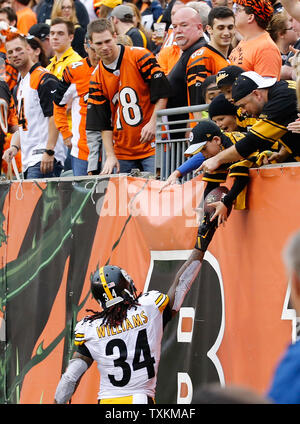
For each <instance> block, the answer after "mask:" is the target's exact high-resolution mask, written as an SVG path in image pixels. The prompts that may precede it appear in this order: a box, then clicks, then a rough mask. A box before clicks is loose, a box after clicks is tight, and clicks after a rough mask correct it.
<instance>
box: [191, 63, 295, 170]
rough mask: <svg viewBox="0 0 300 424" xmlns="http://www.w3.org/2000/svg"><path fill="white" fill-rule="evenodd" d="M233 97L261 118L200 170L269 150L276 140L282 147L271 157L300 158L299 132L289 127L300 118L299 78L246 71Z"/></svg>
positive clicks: (234, 88) (236, 83)
mask: <svg viewBox="0 0 300 424" xmlns="http://www.w3.org/2000/svg"><path fill="white" fill-rule="evenodd" d="M232 98H233V101H234V103H235V105H236V106H238V107H240V108H241V109H242V111H243V112H245V113H248V114H249V115H252V116H255V117H257V118H259V119H258V120H257V122H256V123H255V124H254V125H253V127H252V128H251V129H250V130H249V131H248V133H247V134H246V137H245V138H244V139H243V140H240V141H238V142H237V143H236V145H235V146H232V147H231V148H230V149H227V150H226V151H224V152H221V153H220V154H218V155H216V156H215V157H213V158H210V159H208V160H206V161H205V162H204V163H203V164H202V165H201V166H200V168H199V170H202V171H205V172H213V171H214V170H216V169H218V168H219V167H220V166H221V165H222V164H224V163H229V162H234V161H237V160H241V159H242V158H247V157H248V156H249V155H250V154H251V153H253V152H255V151H257V150H259V151H262V150H266V146H267V145H269V146H270V147H271V146H272V145H273V143H274V142H276V141H278V143H279V145H280V146H281V149H280V152H279V153H275V154H274V155H273V156H271V158H270V159H272V160H274V158H276V161H277V162H283V161H285V160H287V159H288V158H289V157H292V158H293V159H294V160H295V161H297V162H299V161H300V143H299V136H298V135H297V134H294V133H292V132H291V131H289V130H288V128H287V127H288V124H289V123H291V122H294V121H295V120H296V119H297V118H298V115H297V96H296V83H295V81H276V78H263V77H262V76H260V75H258V74H257V73H256V72H252V71H249V72H244V73H243V74H241V75H240V76H239V77H238V78H237V80H236V81H235V82H234V84H233V86H232ZM275 155H276V156H275ZM270 159H269V160H270Z"/></svg>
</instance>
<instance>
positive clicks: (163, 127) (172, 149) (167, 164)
mask: <svg viewBox="0 0 300 424" xmlns="http://www.w3.org/2000/svg"><path fill="white" fill-rule="evenodd" d="M207 109H208V105H207V104H205V105H197V106H186V107H179V108H170V109H162V110H159V111H158V112H157V113H156V115H157V120H156V136H155V141H156V155H155V169H156V175H157V179H160V180H166V179H167V178H168V176H169V175H170V174H171V173H172V172H173V171H175V169H177V168H178V167H179V166H180V165H182V164H183V162H185V161H186V160H187V158H186V157H185V156H184V151H185V150H186V149H187V147H188V145H189V133H190V131H191V129H192V128H191V127H190V125H189V124H190V123H192V122H199V120H198V119H190V118H187V119H179V120H176V115H183V114H186V115H189V114H191V113H193V112H205V111H207ZM170 116H175V120H174V121H173V120H170V119H169V117H170ZM174 127H175V128H174ZM171 134H172V136H171ZM182 134H184V137H182ZM170 136H171V137H172V138H171V137H170ZM176 136H178V138H177V137H176ZM180 136H181V137H180ZM191 178H192V175H191V174H188V175H186V176H185V177H184V178H182V180H183V181H188V180H189V179H191Z"/></svg>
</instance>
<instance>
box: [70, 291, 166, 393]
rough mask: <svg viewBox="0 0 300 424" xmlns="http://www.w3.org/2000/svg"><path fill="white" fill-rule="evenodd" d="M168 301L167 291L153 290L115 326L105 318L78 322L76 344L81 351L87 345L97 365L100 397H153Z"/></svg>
mask: <svg viewBox="0 0 300 424" xmlns="http://www.w3.org/2000/svg"><path fill="white" fill-rule="evenodd" d="M168 303H169V297H168V296H167V295H165V294H163V293H160V292H159V291H156V290H152V291H149V292H146V293H144V294H142V295H141V296H140V297H139V299H138V305H137V306H136V308H135V307H132V308H130V309H129V310H128V311H127V317H126V318H125V319H124V321H123V322H122V323H120V324H119V325H117V326H116V327H111V326H109V325H106V324H103V319H102V318H98V319H95V320H88V319H83V320H82V321H80V322H79V323H78V324H77V325H76V328H75V340H74V343H75V345H76V346H78V350H79V352H80V349H81V347H80V346H82V345H84V349H87V350H88V352H89V354H90V356H91V357H92V359H94V360H95V361H96V362H97V365H98V369H99V372H100V389H99V393H98V399H110V398H116V397H123V396H131V395H134V394H145V395H147V396H150V397H152V398H154V396H155V387H156V376H157V371H158V366H159V361H160V353H161V340H162V335H163V314H164V311H166V312H167V305H168ZM120 361H121V362H122V367H121V369H120V363H121V362H120Z"/></svg>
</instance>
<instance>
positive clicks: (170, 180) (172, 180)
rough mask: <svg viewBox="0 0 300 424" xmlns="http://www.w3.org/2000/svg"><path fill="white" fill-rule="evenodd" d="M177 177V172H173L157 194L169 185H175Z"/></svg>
mask: <svg viewBox="0 0 300 424" xmlns="http://www.w3.org/2000/svg"><path fill="white" fill-rule="evenodd" d="M179 176H180V175H179V172H178V171H176V170H175V171H174V172H172V174H171V175H170V176H169V177H168V178H167V180H166V181H165V182H164V184H163V185H162V186H161V188H160V190H159V192H158V193H161V192H162V191H163V190H164V189H165V188H166V187H168V186H169V185H173V184H176V183H177V182H178V177H179Z"/></svg>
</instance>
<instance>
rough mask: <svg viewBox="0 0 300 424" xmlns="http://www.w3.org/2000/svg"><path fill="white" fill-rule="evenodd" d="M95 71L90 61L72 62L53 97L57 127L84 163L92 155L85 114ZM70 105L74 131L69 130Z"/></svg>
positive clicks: (74, 154) (75, 154)
mask: <svg viewBox="0 0 300 424" xmlns="http://www.w3.org/2000/svg"><path fill="white" fill-rule="evenodd" d="M93 70H94V67H93V66H92V65H91V63H90V61H89V59H88V58H85V59H82V60H80V61H78V62H73V63H71V64H70V65H68V66H67V67H66V68H65V70H64V73H63V76H62V79H61V80H60V81H59V83H58V86H57V90H56V92H55V95H54V119H55V124H56V126H57V128H58V129H59V131H60V132H61V134H62V136H63V138H64V139H65V138H67V137H70V136H72V149H71V155H72V156H74V157H76V158H79V159H82V160H87V159H88V155H89V148H88V145H87V138H86V114H87V99H88V94H89V80H90V77H91V75H92V72H93ZM67 105H68V106H71V114H72V128H70V127H69V122H68V117H67Z"/></svg>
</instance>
